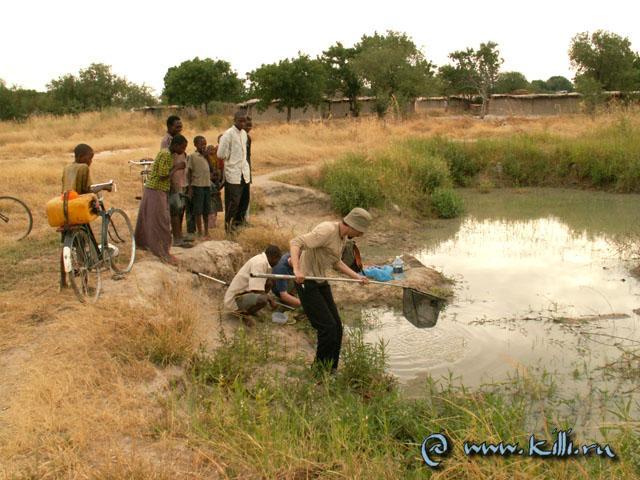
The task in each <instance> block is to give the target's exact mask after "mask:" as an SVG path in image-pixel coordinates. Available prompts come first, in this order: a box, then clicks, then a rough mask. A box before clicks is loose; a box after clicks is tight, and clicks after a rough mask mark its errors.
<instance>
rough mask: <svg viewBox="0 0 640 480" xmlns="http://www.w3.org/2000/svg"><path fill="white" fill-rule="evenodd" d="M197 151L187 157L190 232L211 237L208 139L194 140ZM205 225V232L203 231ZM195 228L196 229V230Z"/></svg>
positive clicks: (198, 137)
mask: <svg viewBox="0 0 640 480" xmlns="http://www.w3.org/2000/svg"><path fill="white" fill-rule="evenodd" d="M193 144H194V145H195V147H196V151H195V152H193V153H192V154H191V155H189V156H188V157H187V172H186V177H187V197H189V199H190V208H189V210H190V211H189V214H190V216H191V222H187V223H188V224H189V225H188V226H189V228H188V232H189V233H195V230H196V229H197V231H198V235H199V236H200V237H203V236H204V237H205V238H207V237H209V210H210V206H211V173H210V170H209V161H208V160H207V157H206V155H207V152H206V149H207V139H206V138H204V137H203V136H201V135H198V136H197V137H195V138H194V139H193ZM203 224H204V231H203ZM194 227H195V228H194Z"/></svg>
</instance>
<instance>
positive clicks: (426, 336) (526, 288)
mask: <svg viewBox="0 0 640 480" xmlns="http://www.w3.org/2000/svg"><path fill="white" fill-rule="evenodd" d="M463 196H464V199H465V204H466V206H467V214H466V215H465V217H464V218H462V219H459V220H454V221H436V222H430V223H429V224H428V225H426V226H425V231H424V232H421V233H420V238H421V244H422V245H423V247H422V248H420V249H418V250H417V251H413V252H405V253H411V254H412V255H414V256H415V257H416V258H418V259H419V260H420V261H421V262H422V263H424V264H425V265H427V266H432V267H434V268H435V269H437V270H439V271H441V272H442V273H444V274H445V275H446V276H448V277H450V278H453V279H454V280H455V281H456V285H455V298H454V299H453V301H452V302H451V304H450V305H449V306H448V307H447V309H446V310H445V311H443V312H442V313H441V315H440V319H439V321H438V324H437V325H436V326H435V327H434V328H431V329H417V328H415V327H414V326H413V325H411V324H410V323H409V322H407V321H406V320H405V319H404V318H403V317H402V316H401V315H400V314H399V313H397V312H394V311H391V310H385V309H370V310H368V311H366V312H365V315H366V316H367V317H368V318H369V320H370V322H371V324H372V327H371V329H370V330H368V332H367V334H366V339H367V341H369V342H375V341H380V340H382V341H384V342H385V343H386V352H387V355H388V359H389V368H390V371H391V372H392V373H393V374H395V375H396V376H397V377H398V378H399V379H400V381H401V382H402V383H403V384H404V385H405V387H406V389H407V390H408V391H409V392H411V391H412V390H415V391H418V389H419V388H420V386H421V385H422V384H423V383H424V380H425V378H426V377H427V376H428V375H430V376H431V377H433V378H440V377H450V376H451V377H453V378H454V380H455V381H456V382H459V383H462V384H464V385H465V386H470V387H473V386H478V385H480V384H482V383H492V382H501V381H504V380H507V379H508V378H509V377H510V376H512V375H514V372H516V371H520V372H522V373H524V374H527V372H528V373H531V372H533V371H536V372H547V373H552V374H554V375H555V377H554V378H555V379H556V381H557V382H558V384H559V385H560V388H561V389H564V391H565V392H566V393H567V394H571V393H573V392H578V393H580V392H585V391H587V390H591V389H592V388H593V385H594V382H602V385H601V386H600V387H599V388H601V389H609V390H610V391H618V392H621V391H627V390H628V389H629V388H631V389H633V388H634V387H635V384H636V383H637V382H631V383H629V384H627V385H623V384H624V382H620V381H618V380H619V379H618V380H617V381H616V382H615V385H613V384H612V383H611V379H610V378H609V376H608V375H607V373H608V370H611V368H610V367H608V366H609V365H610V364H611V362H614V361H615V360H617V359H619V358H620V355H621V349H620V347H621V346H627V347H629V348H633V347H634V346H637V347H640V344H638V343H637V342H640V316H639V315H638V314H637V313H634V311H636V312H640V310H638V308H640V282H638V280H637V279H635V278H634V277H633V276H631V274H630V273H629V270H630V266H631V265H632V263H631V261H630V260H629V259H628V255H621V254H620V249H619V246H618V245H619V242H618V241H617V240H618V239H619V238H621V237H625V236H628V235H629V234H631V233H634V234H635V232H637V228H638V224H639V222H638V212H639V208H638V207H639V206H640V196H638V195H616V194H607V193H601V192H596V193H594V192H586V191H574V190H560V189H525V190H500V191H495V192H493V193H490V194H486V195H482V194H480V193H476V192H471V191H463ZM616 344H617V345H616Z"/></svg>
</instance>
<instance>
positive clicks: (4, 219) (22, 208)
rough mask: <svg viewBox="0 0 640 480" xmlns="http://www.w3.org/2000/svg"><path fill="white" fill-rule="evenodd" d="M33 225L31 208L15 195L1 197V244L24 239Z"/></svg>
mask: <svg viewBox="0 0 640 480" xmlns="http://www.w3.org/2000/svg"><path fill="white" fill-rule="evenodd" d="M32 227H33V217H32V216H31V210H29V207H27V205H26V204H25V203H24V202H23V201H22V200H19V199H17V198H14V197H0V244H3V243H5V242H7V243H8V242H13V241H18V240H22V239H23V238H25V237H26V236H27V235H29V233H31V228H32Z"/></svg>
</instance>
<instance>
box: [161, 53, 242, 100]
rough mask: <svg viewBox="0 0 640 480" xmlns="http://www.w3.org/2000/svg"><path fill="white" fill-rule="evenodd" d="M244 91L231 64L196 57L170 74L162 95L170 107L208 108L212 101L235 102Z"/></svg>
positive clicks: (171, 69) (166, 77)
mask: <svg viewBox="0 0 640 480" xmlns="http://www.w3.org/2000/svg"><path fill="white" fill-rule="evenodd" d="M242 90H243V84H242V81H241V80H240V79H239V78H238V75H237V74H236V72H234V71H233V70H232V69H231V64H230V63H229V62H226V61H224V60H212V59H211V58H205V59H203V60H200V59H199V58H198V57H196V58H194V59H193V60H187V61H185V62H182V63H181V64H180V65H178V66H176V67H171V68H169V70H167V73H166V74H165V76H164V90H163V92H162V95H163V97H164V98H165V100H166V101H167V102H168V103H177V104H180V105H191V106H201V105H205V108H206V105H207V104H208V103H209V102H212V101H218V102H225V101H226V102H235V101H237V100H238V99H239V98H240V96H241V95H242Z"/></svg>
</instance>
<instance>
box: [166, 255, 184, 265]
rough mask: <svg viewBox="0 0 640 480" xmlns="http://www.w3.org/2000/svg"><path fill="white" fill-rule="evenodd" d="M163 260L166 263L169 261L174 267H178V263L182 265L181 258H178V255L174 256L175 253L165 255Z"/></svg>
mask: <svg viewBox="0 0 640 480" xmlns="http://www.w3.org/2000/svg"><path fill="white" fill-rule="evenodd" d="M162 261H163V262H164V263H168V264H169V265H172V266H174V267H177V266H178V265H180V260H178V259H177V258H176V257H174V256H173V255H167V256H166V257H164V258H163V259H162Z"/></svg>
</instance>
